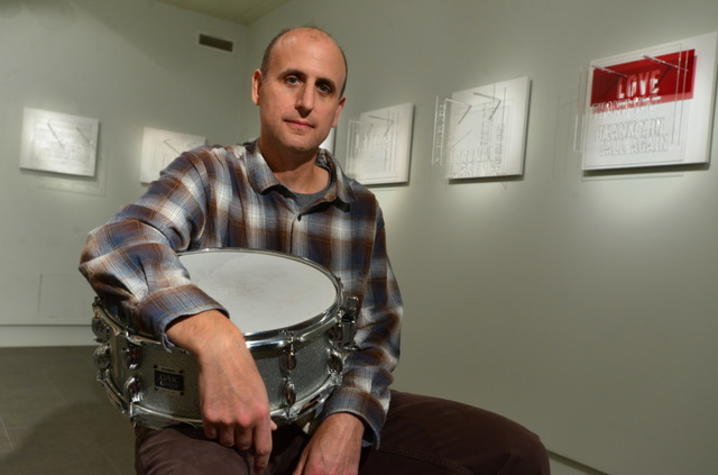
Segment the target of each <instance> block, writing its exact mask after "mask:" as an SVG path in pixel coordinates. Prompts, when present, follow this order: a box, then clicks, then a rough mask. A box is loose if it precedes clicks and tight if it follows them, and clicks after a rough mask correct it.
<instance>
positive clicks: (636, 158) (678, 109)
mask: <svg viewBox="0 0 718 475" xmlns="http://www.w3.org/2000/svg"><path fill="white" fill-rule="evenodd" d="M717 39H718V34H716V33H710V34H706V35H701V36H696V37H692V38H688V39H684V40H680V41H676V42H673V43H667V44H662V45H657V46H653V47H649V48H644V49H641V50H636V51H631V52H628V53H623V54H619V55H615V56H610V57H606V58H601V59H596V60H593V61H591V63H590V65H589V70H588V71H587V77H586V79H585V80H586V81H587V85H586V94H585V98H584V99H583V104H584V105H583V112H582V116H580V117H579V119H580V124H581V125H580V134H581V135H580V149H581V151H582V152H583V169H584V170H600V169H612V168H629V167H648V166H661V165H678V164H690V163H706V162H708V160H709V158H710V154H709V147H710V143H709V139H710V132H711V122H712V115H713V104H714V102H713V97H714V88H715V77H716V42H717Z"/></svg>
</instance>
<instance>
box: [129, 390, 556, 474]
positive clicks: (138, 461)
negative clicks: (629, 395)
mask: <svg viewBox="0 0 718 475" xmlns="http://www.w3.org/2000/svg"><path fill="white" fill-rule="evenodd" d="M135 435H136V441H135V456H136V458H135V466H136V468H137V473H138V474H147V475H156V474H182V475H200V474H213V475H214V474H250V473H251V469H250V468H249V467H251V465H250V461H249V460H248V458H247V456H246V455H245V454H243V453H241V452H239V451H237V450H235V449H232V448H227V447H223V446H222V445H220V444H218V443H217V442H214V441H212V440H207V439H206V438H205V437H204V434H203V432H202V430H201V429H193V428H190V427H180V426H175V427H170V428H166V429H162V430H152V429H147V428H145V427H141V426H138V427H137V428H136V434H135ZM307 442H308V436H307V435H305V434H304V433H303V432H302V431H301V430H299V428H297V427H296V426H292V425H290V426H285V427H282V428H280V429H278V430H276V431H275V432H274V437H273V449H272V455H271V457H270V460H269V467H268V469H267V472H266V473H268V474H282V473H289V474H291V473H292V470H293V469H294V466H295V465H296V463H297V461H298V459H299V456H300V454H301V451H302V449H303V448H304V446H305V445H306V443H307ZM359 473H360V474H380V475H384V474H391V475H402V474H407V475H408V474H411V475H417V474H421V475H424V474H443V475H448V474H455V475H458V474H461V475H464V474H466V475H468V474H486V475H489V474H490V475H509V474H512V475H548V474H549V466H548V458H547V456H546V450H545V449H544V447H543V445H542V444H541V442H540V441H539V439H538V437H537V436H536V435H534V434H533V433H531V432H529V431H528V430H526V429H525V428H524V427H522V426H520V425H518V424H516V423H515V422H512V421H510V420H508V419H506V418H505V417H502V416H499V415H497V414H494V413H491V412H488V411H484V410H482V409H477V408H475V407H471V406H467V405H465V404H460V403H456V402H452V401H446V400H443V399H437V398H431V397H426V396H418V395H414V394H408V393H401V392H398V391H392V398H391V405H390V407H389V413H388V415H387V420H386V424H385V425H384V428H383V430H382V433H381V447H380V448H379V449H364V451H363V453H362V458H361V464H360V468H359Z"/></svg>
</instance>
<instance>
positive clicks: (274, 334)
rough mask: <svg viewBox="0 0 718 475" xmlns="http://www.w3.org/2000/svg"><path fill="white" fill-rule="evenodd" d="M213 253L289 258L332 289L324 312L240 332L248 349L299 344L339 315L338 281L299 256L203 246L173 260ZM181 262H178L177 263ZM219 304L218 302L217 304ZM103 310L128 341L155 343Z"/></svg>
mask: <svg viewBox="0 0 718 475" xmlns="http://www.w3.org/2000/svg"><path fill="white" fill-rule="evenodd" d="M215 252H232V253H251V254H264V255H269V256H274V257H281V258H285V259H289V260H292V261H295V262H299V263H301V264H305V265H308V266H310V267H313V268H314V269H316V270H318V271H319V272H321V273H322V274H323V275H325V276H326V277H327V278H328V279H329V281H330V282H331V283H332V285H333V286H334V290H335V297H334V303H333V304H332V305H330V306H329V307H328V308H327V309H326V310H324V312H322V313H320V314H318V315H314V316H311V317H309V318H307V319H305V320H302V321H301V322H299V323H296V324H294V325H290V326H288V327H282V328H276V329H272V330H262V331H257V332H248V333H243V336H244V338H245V340H246V341H247V346H248V347H250V348H259V347H263V346H268V347H270V348H271V347H283V346H284V345H286V344H287V343H288V342H289V341H290V340H292V341H297V342H298V343H301V341H302V340H304V339H306V338H308V337H309V336H311V335H312V334H314V332H316V331H320V330H323V329H324V328H325V327H326V326H328V325H333V324H334V323H335V322H334V317H335V315H336V314H337V312H339V309H340V308H341V305H342V299H343V287H342V283H341V281H340V280H339V279H338V278H337V277H336V276H335V275H334V274H332V273H331V272H330V271H329V270H328V269H327V268H325V267H324V266H322V265H321V264H318V263H316V262H314V261H312V260H311V259H308V258H306V257H302V256H296V255H294V254H288V253H286V252H281V251H272V250H268V249H252V248H244V247H204V248H200V249H192V250H188V251H177V252H176V254H177V257H178V258H179V257H182V256H186V255H193V254H205V253H215ZM180 263H181V262H180ZM182 267H183V268H184V270H185V271H186V272H187V274H188V275H189V271H188V270H187V268H186V267H185V266H184V264H182ZM219 304H220V305H221V304H222V303H221V302H219ZM102 307H103V310H105V311H104V312H103V313H104V314H105V315H106V316H107V318H109V319H111V320H113V321H114V322H115V323H116V324H118V325H119V326H120V327H122V328H124V329H125V331H126V333H127V336H128V337H129V338H132V339H137V340H151V341H152V340H154V341H157V342H159V341H158V340H156V338H157V337H156V336H155V335H153V334H151V333H147V332H143V331H140V330H139V329H137V328H133V327H132V326H130V325H127V324H125V323H122V320H121V319H120V321H117V319H118V318H119V317H118V316H114V315H111V314H110V312H107V311H106V310H107V309H106V308H105V307H104V305H102ZM137 337H139V338H137Z"/></svg>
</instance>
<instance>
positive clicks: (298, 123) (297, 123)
mask: <svg viewBox="0 0 718 475" xmlns="http://www.w3.org/2000/svg"><path fill="white" fill-rule="evenodd" d="M285 122H286V123H287V124H289V125H290V126H292V127H295V128H297V129H302V130H305V129H313V128H314V125H312V124H311V123H310V122H305V121H303V120H292V119H286V120H285Z"/></svg>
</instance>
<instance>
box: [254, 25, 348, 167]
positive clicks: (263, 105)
mask: <svg viewBox="0 0 718 475" xmlns="http://www.w3.org/2000/svg"><path fill="white" fill-rule="evenodd" d="M346 74H347V67H346V61H345V59H344V53H343V52H342V51H341V49H340V48H339V46H338V45H337V44H336V42H335V41H334V40H333V39H332V38H331V36H329V34H327V33H326V32H324V31H322V30H319V29H317V28H311V27H302V28H296V29H293V30H287V31H284V32H282V33H280V34H279V35H277V37H275V38H274V39H273V40H272V42H271V43H270V44H269V46H268V47H267V49H266V51H265V55H264V60H263V62H262V67H261V69H257V70H256V71H255V72H254V74H253V76H252V100H253V101H254V103H255V104H257V105H258V106H259V108H260V122H261V132H260V147H261V149H262V151H263V153H267V152H268V153H274V152H280V151H286V150H287V149H289V150H292V151H294V152H299V153H308V152H312V151H316V149H317V147H318V146H319V144H321V143H322V142H323V141H324V139H325V138H326V136H327V135H328V134H329V130H330V129H331V128H332V127H333V126H335V125H336V124H337V122H338V120H339V114H340V113H341V110H342V108H343V107H344V102H345V98H344V96H343V88H344V84H345V83H346Z"/></svg>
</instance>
